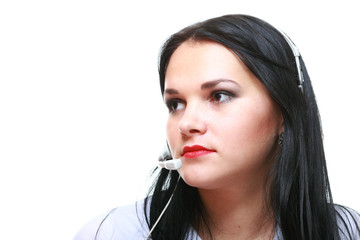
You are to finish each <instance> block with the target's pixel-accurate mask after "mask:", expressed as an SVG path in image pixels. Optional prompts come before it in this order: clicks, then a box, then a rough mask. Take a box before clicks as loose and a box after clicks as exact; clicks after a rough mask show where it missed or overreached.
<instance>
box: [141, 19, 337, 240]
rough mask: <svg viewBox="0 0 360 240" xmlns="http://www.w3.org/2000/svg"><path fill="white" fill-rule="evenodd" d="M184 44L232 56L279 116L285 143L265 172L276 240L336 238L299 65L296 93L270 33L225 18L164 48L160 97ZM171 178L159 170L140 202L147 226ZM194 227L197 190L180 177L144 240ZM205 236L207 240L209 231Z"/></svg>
mask: <svg viewBox="0 0 360 240" xmlns="http://www.w3.org/2000/svg"><path fill="white" fill-rule="evenodd" d="M187 40H195V41H201V40H207V41H213V42H217V43H220V44H222V45H223V46H225V47H227V48H228V49H230V50H231V51H233V52H234V53H235V54H236V55H237V56H238V57H239V59H240V60H241V61H242V62H243V63H244V64H245V65H246V66H247V67H248V68H249V69H250V70H251V71H252V73H253V74H254V75H255V76H256V77H257V78H258V79H259V80H260V81H261V82H262V83H263V84H264V85H265V86H266V88H267V89H268V91H269V93H270V95H271V97H272V99H273V100H274V101H275V102H276V103H277V104H278V106H279V107H280V109H281V111H282V115H283V118H284V129H285V130H284V141H283V144H282V148H281V150H280V152H279V154H278V157H277V159H276V161H275V162H274V164H273V166H272V169H271V172H270V173H269V175H271V178H269V179H271V183H270V186H271V187H270V193H269V195H270V202H271V206H270V207H271V209H272V211H273V213H274V217H275V221H276V224H277V226H278V227H279V229H280V230H281V233H282V235H283V238H284V239H286V240H290V239H291V240H296V239H303V240H304V239H307V240H309V239H321V240H330V239H339V233H338V228H337V220H336V211H335V207H334V204H333V201H332V196H331V191H330V186H329V180H328V174H327V169H326V162H325V155H324V148H323V140H322V130H321V123H320V117H319V113H318V107H317V104H316V100H315V95H314V92H313V88H312V86H311V82H310V78H309V75H308V73H307V71H306V67H305V65H304V62H303V61H302V59H300V63H301V67H302V71H303V76H304V83H303V91H301V90H300V89H299V87H298V84H299V77H298V72H297V68H296V64H295V58H294V55H293V52H292V50H291V48H290V47H289V44H288V43H287V42H286V40H285V39H284V37H283V35H282V34H281V33H280V32H279V31H278V30H277V29H276V28H274V27H272V26H271V25H270V24H268V23H266V22H264V21H263V20H260V19H258V18H255V17H251V16H247V15H226V16H222V17H219V18H214V19H210V20H207V21H204V22H200V23H197V24H194V25H192V26H189V27H187V28H185V29H183V30H181V31H179V32H178V33H176V34H174V35H172V36H171V37H170V38H169V39H168V40H167V41H166V42H165V44H164V45H163V48H162V49H161V53H160V59H159V75H160V86H161V91H162V92H163V91H164V80H165V74H166V69H167V65H168V63H169V60H170V58H171V56H172V54H173V53H174V51H175V50H176V49H177V48H178V47H179V46H180V45H181V44H182V43H184V42H185V41H187ZM178 176H179V175H178V173H177V171H168V170H165V169H162V170H160V171H159V173H158V177H157V178H156V181H155V182H154V185H153V187H152V188H151V189H150V191H149V196H148V197H147V198H146V199H145V207H144V211H145V216H146V219H147V220H148V225H149V228H151V227H152V226H153V225H154V223H155V221H156V220H157V219H158V216H159V214H160V212H161V211H162V209H163V208H164V206H165V205H166V203H167V201H168V199H169V198H170V196H171V194H172V192H173V191H174V189H175V186H176V183H177V179H178ZM150 195H152V196H151V197H150ZM149 209H150V211H149ZM201 222H202V223H204V224H205V225H206V223H207V222H208V218H207V216H206V211H205V210H204V209H203V207H202V204H201V199H200V197H199V195H198V191H197V189H196V188H193V187H191V186H188V185H187V184H186V183H185V182H184V181H182V180H181V179H180V181H179V183H178V186H177V187H176V191H175V192H174V196H173V199H172V202H171V204H170V205H169V207H168V209H167V211H166V212H165V214H164V216H163V217H162V219H161V221H160V223H159V224H158V225H157V226H156V228H155V230H154V231H153V233H152V235H151V236H152V239H156V240H160V239H173V240H181V239H184V238H186V237H188V236H187V234H189V230H190V229H191V228H194V229H197V228H198V227H199V225H200V223H201ZM207 226H208V225H207ZM208 232H209V234H210V236H211V231H210V229H208Z"/></svg>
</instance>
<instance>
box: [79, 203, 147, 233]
mask: <svg viewBox="0 0 360 240" xmlns="http://www.w3.org/2000/svg"><path fill="white" fill-rule="evenodd" d="M148 231H149V230H148V226H147V223H146V220H145V216H144V201H143V200H142V201H139V202H136V203H133V204H130V205H127V206H122V207H118V208H115V209H113V210H111V211H110V212H108V213H105V214H102V215H100V216H98V217H96V218H94V219H93V220H91V221H90V222H89V223H87V224H86V225H85V226H84V227H83V228H82V229H81V230H80V231H79V232H78V234H77V235H76V236H75V238H74V239H73V240H95V239H96V240H111V239H117V240H125V239H126V240H131V239H133V240H137V239H145V237H146V235H147V233H148Z"/></svg>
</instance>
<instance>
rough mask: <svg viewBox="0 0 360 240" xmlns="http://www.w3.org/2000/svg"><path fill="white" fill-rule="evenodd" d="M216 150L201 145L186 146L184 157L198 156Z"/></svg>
mask: <svg viewBox="0 0 360 240" xmlns="http://www.w3.org/2000/svg"><path fill="white" fill-rule="evenodd" d="M213 152H215V150H211V149H207V148H205V147H203V146H200V145H194V146H185V147H184V149H183V157H185V158H198V157H201V156H204V155H206V154H210V153H213Z"/></svg>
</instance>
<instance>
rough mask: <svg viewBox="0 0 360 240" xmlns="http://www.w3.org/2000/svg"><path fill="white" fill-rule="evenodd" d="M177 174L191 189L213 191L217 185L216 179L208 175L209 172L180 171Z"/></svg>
mask: <svg viewBox="0 0 360 240" xmlns="http://www.w3.org/2000/svg"><path fill="white" fill-rule="evenodd" d="M179 173H180V175H181V178H182V179H183V180H184V182H185V183H186V184H187V185H189V186H191V187H195V188H201V189H213V188H216V186H217V185H218V183H219V181H218V179H216V178H214V175H213V174H210V173H209V171H204V170H196V169H191V170H190V169H181V171H179Z"/></svg>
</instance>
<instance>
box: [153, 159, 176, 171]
mask: <svg viewBox="0 0 360 240" xmlns="http://www.w3.org/2000/svg"><path fill="white" fill-rule="evenodd" d="M158 165H159V167H161V168H166V169H168V170H178V169H179V168H181V166H182V162H181V159H171V160H165V161H159V163H158Z"/></svg>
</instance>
